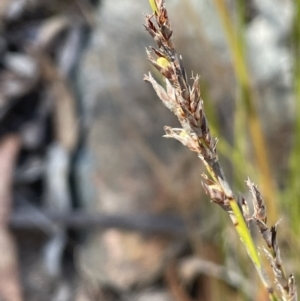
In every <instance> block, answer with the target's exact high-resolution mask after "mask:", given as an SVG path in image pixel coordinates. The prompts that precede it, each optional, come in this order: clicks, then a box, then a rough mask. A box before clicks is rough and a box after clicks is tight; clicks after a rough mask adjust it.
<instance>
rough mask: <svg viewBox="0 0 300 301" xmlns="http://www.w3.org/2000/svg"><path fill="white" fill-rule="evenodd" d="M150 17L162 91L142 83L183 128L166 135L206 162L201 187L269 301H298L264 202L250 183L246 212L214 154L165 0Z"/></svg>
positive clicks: (154, 3) (152, 57)
mask: <svg viewBox="0 0 300 301" xmlns="http://www.w3.org/2000/svg"><path fill="white" fill-rule="evenodd" d="M150 4H151V7H152V10H153V11H154V13H153V14H151V15H146V16H145V28H146V30H147V31H148V32H149V34H150V35H151V36H152V38H153V39H154V41H155V43H156V44H157V48H153V47H151V51H150V50H147V56H148V59H149V61H150V62H151V63H152V65H153V66H154V67H155V68H156V69H157V70H158V71H159V72H160V74H161V75H162V76H163V78H164V80H165V85H166V87H165V88H164V87H162V86H161V85H159V84H158V82H157V81H156V80H155V79H154V78H153V77H152V75H151V74H150V73H149V75H145V78H144V79H145V80H146V81H147V82H150V83H151V84H152V86H153V88H154V90H155V91H156V93H157V95H158V97H159V98H160V99H161V100H162V102H163V103H164V105H165V106H166V107H167V108H168V109H169V110H170V111H172V112H173V113H174V114H175V115H176V116H177V118H178V120H179V122H180V124H181V128H171V127H168V126H166V127H165V132H166V135H165V137H168V138H174V139H176V140H178V141H180V142H181V143H182V144H183V145H185V146H186V147H188V148H189V149H190V150H191V151H193V152H196V153H197V155H198V157H199V158H200V159H201V160H202V162H203V163H204V165H205V167H206V169H207V171H208V175H205V174H204V175H203V181H202V184H203V187H204V189H205V192H206V193H207V194H208V195H209V197H210V198H211V200H212V201H213V202H214V203H216V204H218V205H220V206H221V207H222V208H223V209H224V210H225V211H226V212H227V213H228V214H229V216H230V218H231V220H232V222H233V224H234V226H235V228H236V230H237V232H238V235H239V237H240V239H241V240H242V242H243V243H244V245H245V247H246V249H247V252H248V254H249V256H250V258H251V260H252V262H253V264H254V266H255V267H256V270H257V272H258V274H259V276H260V279H261V280H262V283H263V285H264V286H265V288H266V290H267V292H268V294H269V297H270V299H271V300H280V299H279V298H278V297H277V294H276V293H275V291H276V290H277V291H279V292H280V293H281V296H282V297H281V300H296V299H297V295H296V286H295V279H294V276H293V275H291V276H290V277H288V278H287V277H286V276H285V272H284V269H283V267H282V262H281V258H280V251H279V247H278V243H277V238H276V237H277V225H278V223H277V224H276V225H275V226H273V227H271V228H269V227H268V226H267V225H266V222H267V215H266V208H265V205H264V201H263V199H262V197H261V195H260V192H259V190H258V189H257V187H256V186H255V185H254V184H252V183H251V182H250V181H249V180H248V181H247V184H248V186H249V188H250V190H251V192H252V195H253V204H254V212H253V214H252V215H250V214H249V209H248V206H247V202H246V200H244V199H242V201H241V202H238V201H237V200H236V199H235V197H234V194H233V192H232V189H231V188H230V185H229V183H228V181H227V180H226V178H225V176H224V173H223V170H222V167H221V166H220V163H219V159H218V154H217V148H216V147H217V139H216V138H214V137H212V135H211V134H210V129H209V125H208V121H207V118H206V116H205V112H204V107H203V100H202V98H201V93H200V85H199V76H198V75H196V76H193V77H192V79H191V80H192V83H191V84H189V80H188V78H187V75H186V72H185V69H184V66H183V62H182V57H181V56H180V55H178V54H177V52H176V49H175V45H174V42H173V40H172V34H173V30H172V27H171V25H170V21H169V17H168V13H167V9H166V7H165V2H164V1H163V0H150ZM251 220H252V221H255V223H256V224H257V226H258V229H259V230H260V232H261V234H262V237H263V238H264V240H265V241H266V244H267V247H268V250H267V249H265V253H266V254H267V256H268V258H269V259H270V261H271V266H272V268H273V272H274V275H275V283H276V287H275V289H274V288H273V286H272V284H271V281H270V280H269V278H268V276H267V274H266V272H265V268H264V267H263V264H262V261H261V259H260V256H259V253H258V248H257V246H256V245H255V243H254V241H253V239H252V237H251V234H250V232H249V229H248V224H249V222H250V221H251Z"/></svg>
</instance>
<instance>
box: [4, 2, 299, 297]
mask: <svg viewBox="0 0 300 301" xmlns="http://www.w3.org/2000/svg"><path fill="white" fill-rule="evenodd" d="M166 2H167V3H166V4H167V7H168V10H169V15H170V19H171V22H172V26H173V30H174V39H175V43H176V47H177V51H178V53H180V54H182V56H183V61H184V64H185V66H186V69H187V72H188V74H189V75H192V72H194V74H195V73H199V74H200V75H201V92H202V98H203V99H204V102H205V110H206V114H207V116H208V120H209V122H210V126H211V129H212V132H213V134H214V135H215V136H217V137H218V138H219V140H220V141H219V144H218V150H219V155H220V160H221V162H222V165H223V167H224V169H225V171H226V175H227V177H228V179H229V181H230V183H231V184H232V186H233V188H234V190H235V192H236V194H237V196H241V195H244V196H245V197H246V198H247V199H249V201H250V198H249V193H248V192H247V188H246V185H245V180H246V179H247V178H248V177H250V178H251V180H252V181H254V182H256V183H257V184H258V186H259V188H260V190H261V191H262V193H263V196H264V198H265V202H266V205H267V209H268V224H269V225H273V224H275V223H276V222H277V221H278V220H279V219H282V221H281V224H280V227H279V234H278V235H279V238H278V240H279V243H280V246H281V251H282V257H283V263H284V264H285V267H286V270H287V271H286V272H287V274H288V275H289V274H290V273H292V272H293V273H295V275H296V279H297V278H298V279H299V276H300V259H299V255H298V254H299V250H300V240H299V234H300V226H299V219H300V173H299V170H298V169H299V164H300V135H299V133H300V56H299V55H300V52H299V50H300V2H299V1H292V0H264V1H259V0H247V1H246V0H228V1H225V0H211V1H209V0H198V1H196V0H185V1H179V0H167V1H166ZM150 12H151V10H150V6H149V3H148V1H147V0H142V1H141V0H140V1H137V0H114V1H110V0H98V1H97V0H64V1H61V0H51V1H49V0H1V3H0V175H1V176H0V300H1V301H2V300H3V301H41V300H43V301H48V300H49V301H50V300H51V301H52V300H53V301H68V300H76V301H94V300H103V301H115V300H116V301H117V300H122V301H123V300H132V301H148V300H151V301H171V300H175V301H196V300H267V295H266V293H265V291H264V288H262V286H261V284H260V282H259V279H258V277H257V275H256V272H255V270H254V268H253V265H252V263H251V262H250V260H249V259H248V257H247V254H246V252H245V250H244V248H243V246H242V244H241V243H240V241H239V239H238V237H237V235H236V233H235V230H234V228H233V227H232V225H231V223H230V221H229V218H228V216H227V215H226V213H225V212H223V211H222V210H221V208H219V207H218V206H215V205H214V204H211V203H210V202H209V199H208V198H207V196H206V195H205V194H204V191H203V188H202V185H201V174H202V172H204V169H203V166H202V164H201V162H200V161H199V160H198V159H197V157H196V155H195V154H193V153H191V152H190V151H188V150H187V149H186V148H184V147H183V146H182V145H179V143H178V142H176V141H173V140H170V139H164V138H162V135H163V134H164V132H163V126H164V125H170V126H174V127H178V122H177V121H176V119H175V118H174V116H172V114H171V113H170V112H169V111H168V110H167V109H166V108H165V107H163V105H162V104H161V102H160V101H159V100H158V98H157V96H156V95H155V93H154V92H153V90H152V88H151V87H150V86H149V85H148V84H146V83H144V82H143V75H144V74H145V73H147V72H148V71H149V70H150V71H152V72H153V74H154V76H156V77H157V80H161V79H160V78H159V75H158V74H157V73H156V72H155V71H154V70H153V69H152V67H151V66H150V64H149V63H148V62H147V60H146V54H145V47H148V46H149V45H153V41H152V40H151V38H150V37H149V36H148V34H147V33H146V31H145V30H144V27H143V22H144V20H143V13H150ZM297 133H298V134H297ZM253 236H254V237H255V239H256V240H257V244H258V245H259V246H263V242H262V241H261V239H260V237H259V235H258V233H257V231H256V230H255V229H253ZM262 257H263V260H264V261H265V263H266V265H269V263H268V260H267V259H266V258H264V256H263V255H262ZM269 272H270V276H271V278H272V273H271V269H270V271H269Z"/></svg>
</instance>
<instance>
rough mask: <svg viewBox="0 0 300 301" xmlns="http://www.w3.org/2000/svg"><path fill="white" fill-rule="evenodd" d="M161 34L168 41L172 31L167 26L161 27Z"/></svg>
mask: <svg viewBox="0 0 300 301" xmlns="http://www.w3.org/2000/svg"><path fill="white" fill-rule="evenodd" d="M161 33H162V35H163V37H164V38H165V39H166V40H167V41H168V40H169V39H170V38H171V36H172V33H173V31H172V30H171V29H170V28H169V27H168V26H166V25H163V26H162V27H161Z"/></svg>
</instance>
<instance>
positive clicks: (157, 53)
mask: <svg viewBox="0 0 300 301" xmlns="http://www.w3.org/2000/svg"><path fill="white" fill-rule="evenodd" d="M151 50H152V51H153V52H154V53H155V54H156V55H157V56H158V57H164V58H165V59H167V57H166V54H165V53H163V52H162V51H160V50H158V49H156V48H154V47H151Z"/></svg>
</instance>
